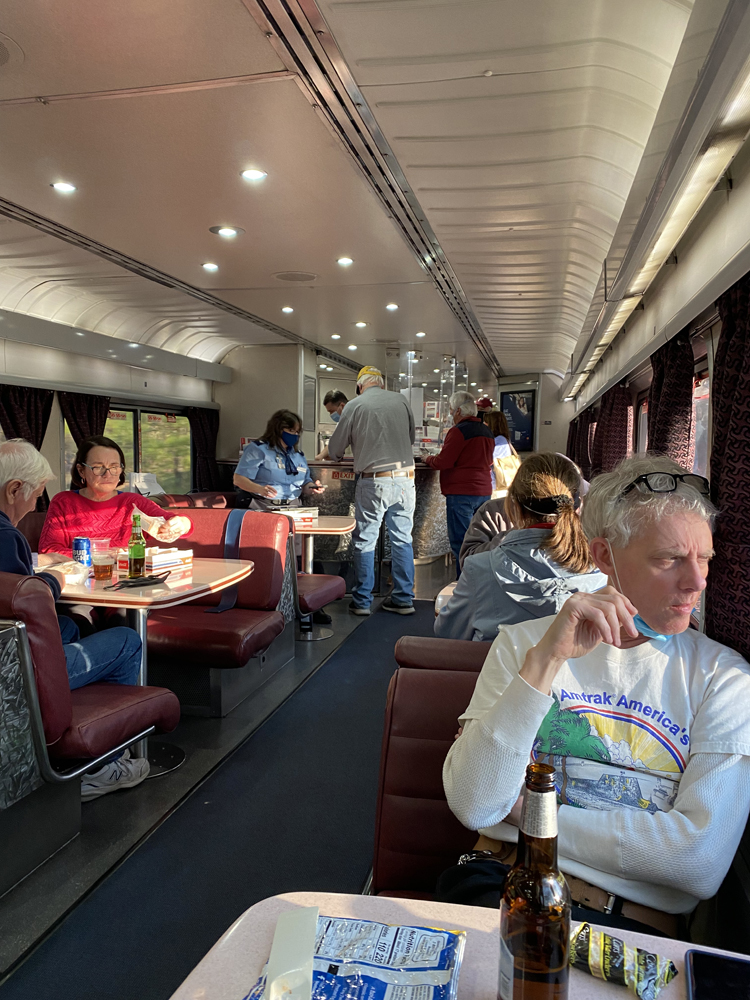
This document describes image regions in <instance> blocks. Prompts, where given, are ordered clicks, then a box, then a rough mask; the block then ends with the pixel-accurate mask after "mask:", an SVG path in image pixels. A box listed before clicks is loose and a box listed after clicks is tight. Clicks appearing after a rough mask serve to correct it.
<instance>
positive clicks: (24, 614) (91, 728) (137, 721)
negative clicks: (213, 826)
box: [0, 573, 180, 764]
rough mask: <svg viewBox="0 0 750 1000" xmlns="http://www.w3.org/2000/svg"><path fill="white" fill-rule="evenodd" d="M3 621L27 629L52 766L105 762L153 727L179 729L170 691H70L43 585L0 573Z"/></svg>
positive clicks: (102, 687) (93, 687)
mask: <svg viewBox="0 0 750 1000" xmlns="http://www.w3.org/2000/svg"><path fill="white" fill-rule="evenodd" d="M0 618H4V619H10V620H15V621H22V622H23V623H24V624H25V626H26V631H27V634H28V639H29V647H30V649H31V657H32V661H33V667H34V677H35V680H36V689H37V696H38V699H39V707H40V710H41V716H42V724H43V727H44V736H45V740H46V743H47V750H48V753H49V756H50V758H51V760H52V762H53V763H54V762H57V763H58V764H59V763H61V762H62V761H64V760H72V759H75V760H81V759H93V758H96V757H100V756H102V755H104V754H107V753H109V752H110V751H111V750H113V749H114V748H116V747H117V746H119V745H121V744H123V743H126V742H127V741H128V740H130V739H134V738H135V737H136V736H138V735H139V734H140V733H142V732H143V731H144V730H146V729H148V728H149V727H150V726H154V727H155V730H156V731H157V732H160V733H168V732H171V731H172V730H173V729H174V728H175V727H176V725H177V723H178V722H179V719H180V703H179V701H178V700H177V698H176V697H175V695H174V694H173V693H172V692H171V691H168V690H166V689H165V688H159V687H134V686H131V685H125V684H104V683H96V684H89V685H87V686H86V687H83V688H79V689H78V690H77V691H71V690H70V687H69V685H68V672H67V668H66V666H65V654H64V652H63V646H62V639H61V638H60V626H59V624H58V621H57V615H56V613H55V604H54V601H53V599H52V592H51V591H50V589H49V587H48V586H47V584H46V583H45V582H44V581H43V580H37V579H35V578H34V577H28V576H16V575H15V574H12V573H0Z"/></svg>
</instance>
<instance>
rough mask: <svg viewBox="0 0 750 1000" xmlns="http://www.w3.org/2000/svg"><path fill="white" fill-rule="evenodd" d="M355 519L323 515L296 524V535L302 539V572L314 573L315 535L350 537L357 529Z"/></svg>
mask: <svg viewBox="0 0 750 1000" xmlns="http://www.w3.org/2000/svg"><path fill="white" fill-rule="evenodd" d="M356 524H357V522H356V521H355V520H354V518H353V517H348V516H328V515H323V514H321V515H320V516H318V517H316V518H315V519H314V520H312V521H296V520H295V522H294V530H295V533H296V534H298V535H300V536H301V538H302V570H303V572H305V573H312V571H313V553H314V545H315V535H348V534H350V533H351V532H352V531H354V528H355V527H356Z"/></svg>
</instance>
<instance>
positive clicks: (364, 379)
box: [357, 372, 385, 389]
mask: <svg viewBox="0 0 750 1000" xmlns="http://www.w3.org/2000/svg"><path fill="white" fill-rule="evenodd" d="M357 385H358V386H359V387H360V389H363V388H364V387H365V386H366V385H377V386H380V388H381V389H385V379H384V378H383V376H382V375H381V374H380V372H378V374H377V375H374V374H373V373H372V372H366V373H365V374H364V375H360V377H359V378H358V379H357Z"/></svg>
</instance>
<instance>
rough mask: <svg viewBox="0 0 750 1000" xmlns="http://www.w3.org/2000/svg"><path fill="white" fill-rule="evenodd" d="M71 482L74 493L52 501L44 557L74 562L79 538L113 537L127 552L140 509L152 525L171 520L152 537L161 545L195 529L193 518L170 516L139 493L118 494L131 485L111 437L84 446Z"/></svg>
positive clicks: (91, 440)
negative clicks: (59, 556)
mask: <svg viewBox="0 0 750 1000" xmlns="http://www.w3.org/2000/svg"><path fill="white" fill-rule="evenodd" d="M71 479H72V482H73V486H74V489H72V490H65V491H63V492H62V493H58V494H57V495H56V496H54V497H53V498H52V501H51V502H50V505H49V510H48V511H47V517H46V519H45V521H44V527H43V529H42V534H41V537H40V539H39V551H40V552H60V553H62V554H63V555H66V556H68V557H70V556H71V555H72V546H73V539H74V538H78V537H79V536H80V537H87V538H109V539H110V542H111V545H112V548H127V546H128V540H129V539H130V535H131V533H132V530H133V508H135V507H137V508H138V510H139V511H141V512H142V513H143V514H145V515H147V517H146V519H145V520H146V523H149V522H148V518H150V517H158V518H162V519H165V520H166V523H160V525H159V527H158V529H156V530H155V533H154V534H152V535H151V536H150V537H151V538H153V539H154V540H155V541H157V542H166V543H169V542H173V541H175V539H177V538H180V536H182V535H186V534H187V533H188V532H189V531H190V530H191V529H192V524H191V523H190V520H189V519H188V518H187V517H181V516H179V515H173V516H172V517H167V516H166V513H165V511H164V510H162V508H161V507H159V506H157V505H156V504H155V503H154V502H153V501H152V500H149V499H147V498H146V497H143V496H141V495H140V494H139V493H119V492H118V490H117V487H118V486H121V485H122V484H123V482H124V481H125V456H124V455H123V453H122V449H121V448H120V446H119V444H117V442H116V441H113V440H112V439H111V438H107V437H102V436H101V435H97V436H96V437H90V438H88V439H87V440H86V441H84V442H83V443H82V444H81V445H80V447H79V449H78V453H77V454H76V457H75V461H74V462H73V468H72V469H71ZM144 527H145V525H144ZM152 530H154V529H153V525H152Z"/></svg>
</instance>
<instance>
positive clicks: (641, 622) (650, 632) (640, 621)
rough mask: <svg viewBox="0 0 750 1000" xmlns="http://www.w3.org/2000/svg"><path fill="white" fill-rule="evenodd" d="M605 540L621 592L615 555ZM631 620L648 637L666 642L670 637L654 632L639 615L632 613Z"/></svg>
mask: <svg viewBox="0 0 750 1000" xmlns="http://www.w3.org/2000/svg"><path fill="white" fill-rule="evenodd" d="M606 541H607V547H608V548H609V557H610V559H611V560H612V569H613V570H614V571H615V581H616V583H617V589H618V590H619V591H620V593H622V587H621V586H620V577H619V574H618V572H617V566H616V565H615V555H614V552H613V551H612V546H611V545H610V543H609V539H606ZM633 622H634V623H635V627H636V628H637V629H638V631H639V632H640V633H641V635H645V636H647V637H648V638H649V639H661V640H662V641H663V642H666V641H667V639H671V638H672V636H671V635H662V633H661V632H655V631H654V630H653V629H652V628H651V626H650V625H647V624H646V622H645V621H644V620H643V619H642V618H641V616H640V615H633Z"/></svg>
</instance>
